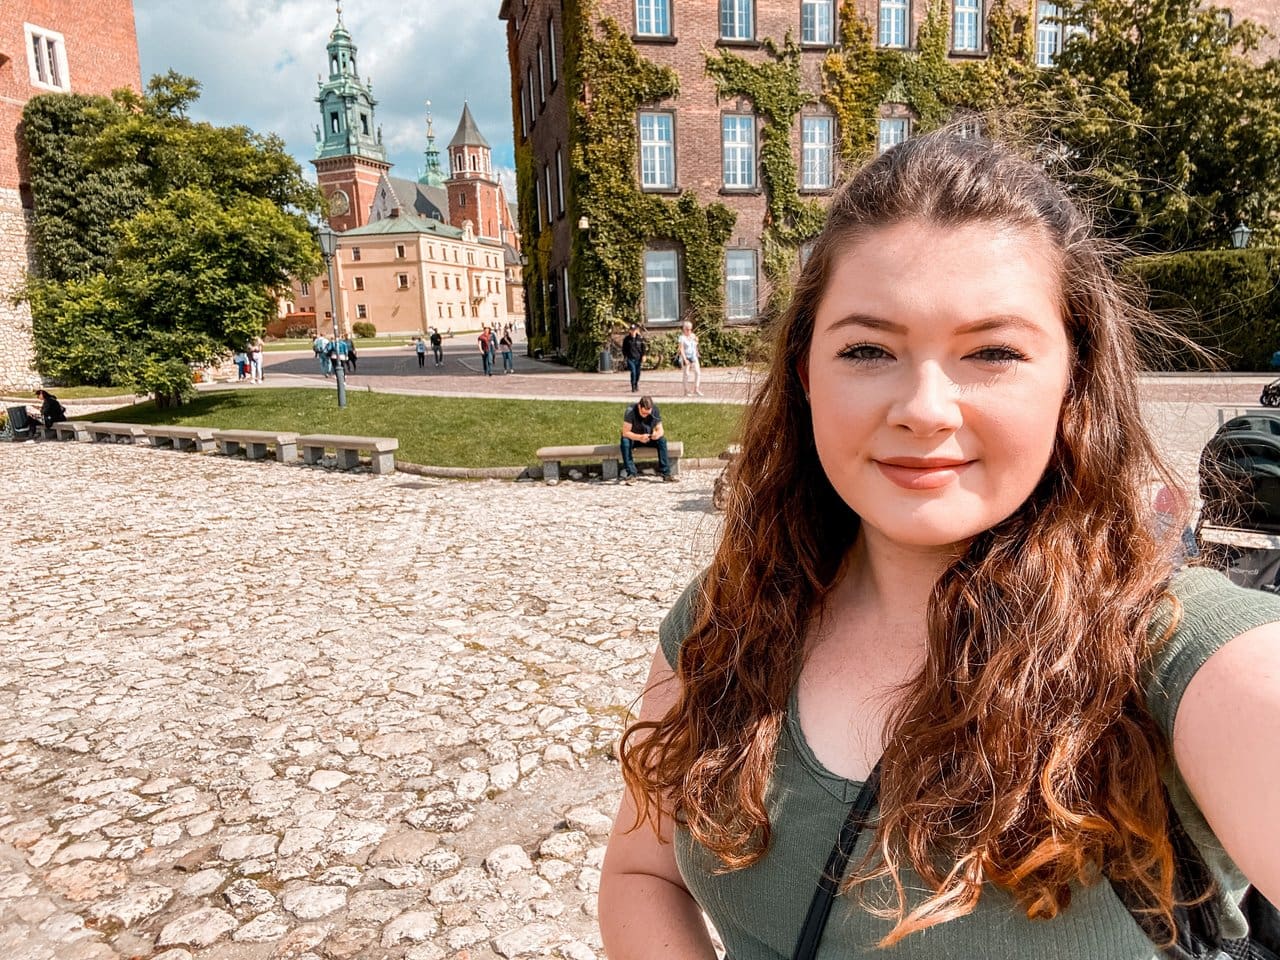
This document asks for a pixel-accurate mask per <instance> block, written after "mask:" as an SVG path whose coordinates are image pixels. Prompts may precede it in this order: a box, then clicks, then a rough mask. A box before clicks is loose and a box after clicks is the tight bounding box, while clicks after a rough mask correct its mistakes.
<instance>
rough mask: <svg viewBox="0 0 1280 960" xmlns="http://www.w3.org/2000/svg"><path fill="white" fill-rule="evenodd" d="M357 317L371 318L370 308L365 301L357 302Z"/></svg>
mask: <svg viewBox="0 0 1280 960" xmlns="http://www.w3.org/2000/svg"><path fill="white" fill-rule="evenodd" d="M356 319H357V320H368V319H369V308H368V307H367V306H366V305H365V304H363V303H357V304H356Z"/></svg>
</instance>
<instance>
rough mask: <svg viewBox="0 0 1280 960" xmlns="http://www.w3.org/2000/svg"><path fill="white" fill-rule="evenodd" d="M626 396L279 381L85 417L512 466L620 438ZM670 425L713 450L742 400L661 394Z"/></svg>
mask: <svg viewBox="0 0 1280 960" xmlns="http://www.w3.org/2000/svg"><path fill="white" fill-rule="evenodd" d="M624 409H625V404H623V403H618V402H604V403H584V402H578V401H574V400H490V399H479V398H465V397H407V396H397V395H395V394H389V393H364V392H355V391H353V392H351V393H349V394H347V408H346V409H345V410H339V409H338V401H337V396H336V391H332V390H311V389H305V388H299V389H280V390H259V391H248V390H238V391H235V392H231V391H226V392H218V393H204V394H200V395H199V396H198V397H197V398H196V399H195V400H193V401H192V402H191V403H189V404H187V405H186V406H184V407H181V408H179V409H176V410H157V409H156V408H155V405H154V404H153V403H152V402H151V401H147V402H146V403H141V404H138V405H136V406H131V407H122V408H120V409H117V410H107V411H103V412H102V413H97V414H94V415H93V416H91V417H87V418H85V419H90V420H111V421H123V422H126V423H165V424H183V425H188V426H204V427H221V428H223V429H227V430H235V429H238V430H294V431H297V432H299V433H339V434H342V433H345V434H354V435H357V436H374V437H395V438H396V439H398V440H399V441H400V450H399V452H398V453H397V457H399V458H400V459H402V460H408V461H410V462H411V463H423V464H429V465H431V466H450V467H506V466H517V465H521V464H527V465H533V464H536V463H537V462H538V458H537V457H536V456H534V451H536V450H537V449H538V448H539V447H545V446H551V445H561V444H586V443H616V442H617V439H618V436H619V431H620V429H621V427H622V414H623V412H624ZM660 409H661V411H662V419H663V422H664V423H665V424H666V427H667V434H668V436H669V437H670V439H672V440H681V441H683V442H684V453H685V456H686V457H714V456H716V455H717V454H718V453H720V452H721V451H722V450H723V449H724V448H725V446H726V445H727V444H729V443H730V442H731V441H733V440H734V439H736V434H737V428H738V424H739V422H740V420H741V417H742V413H743V408H742V407H741V406H737V405H733V404H724V405H721V404H701V403H664V404H661V405H660Z"/></svg>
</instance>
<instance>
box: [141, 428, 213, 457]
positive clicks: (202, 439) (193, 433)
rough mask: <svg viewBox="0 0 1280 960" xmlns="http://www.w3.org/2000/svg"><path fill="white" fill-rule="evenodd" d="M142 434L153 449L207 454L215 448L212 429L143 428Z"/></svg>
mask: <svg viewBox="0 0 1280 960" xmlns="http://www.w3.org/2000/svg"><path fill="white" fill-rule="evenodd" d="M142 432H143V434H145V435H146V437H147V439H148V440H150V441H151V445H152V446H153V447H172V448H173V449H174V450H194V451H195V452H196V453H208V452H209V451H211V450H213V449H214V447H215V446H216V444H215V442H214V439H213V428H212V427H143V428H142Z"/></svg>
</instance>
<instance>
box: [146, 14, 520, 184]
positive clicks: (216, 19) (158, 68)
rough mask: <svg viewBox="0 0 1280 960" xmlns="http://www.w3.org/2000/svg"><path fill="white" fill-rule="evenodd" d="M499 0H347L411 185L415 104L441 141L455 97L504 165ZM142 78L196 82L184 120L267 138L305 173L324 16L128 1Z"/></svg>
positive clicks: (508, 147) (458, 109)
mask: <svg viewBox="0 0 1280 960" xmlns="http://www.w3.org/2000/svg"><path fill="white" fill-rule="evenodd" d="M499 3H500V0H429V2H418V3H405V4H386V3H376V2H374V0H347V2H346V3H345V4H344V5H343V14H342V17H343V20H344V22H345V23H346V25H347V28H348V29H349V30H350V31H351V35H352V37H353V39H354V40H355V42H356V44H357V46H358V47H359V64H360V70H361V74H362V75H363V76H365V77H367V78H371V79H372V82H373V95H374V98H375V99H376V100H377V101H378V107H377V120H378V123H379V124H381V125H382V128H383V140H384V142H385V143H386V146H387V152H388V155H389V156H388V158H389V159H390V160H392V161H393V162H394V163H395V164H396V168H397V169H396V173H397V174H399V175H400V176H405V177H414V176H416V175H417V171H418V168H419V167H420V166H421V165H422V163H423V158H422V154H423V151H424V150H425V148H426V126H425V113H426V107H425V105H424V104H425V101H426V100H431V101H432V110H433V112H434V114H435V129H436V143H437V145H438V146H439V147H440V148H441V150H442V151H443V148H444V146H445V145H446V144H447V143H448V142H449V139H450V138H451V137H452V136H453V132H454V130H455V128H456V127H457V123H458V117H459V116H460V115H461V113H462V102H463V99H464V98H465V99H467V100H469V101H470V104H471V112H472V113H473V114H474V115H475V118H476V123H477V124H478V125H479V126H480V129H481V131H482V132H483V133H484V135H485V137H486V139H488V141H489V143H490V144H491V145H492V146H493V152H494V156H493V159H494V163H495V165H502V166H509V165H510V164H511V163H512V162H513V159H514V154H513V148H512V130H511V103H510V98H511V81H510V72H509V68H508V66H507V54H506V24H505V23H503V22H502V21H501V20H499V19H498V7H499ZM134 9H135V13H136V16H137V23H138V46H139V49H140V53H141V57H142V70H143V75H144V77H150V76H151V75H152V74H155V73H163V72H164V71H166V70H169V69H170V68H172V69H174V70H177V71H178V72H180V73H185V74H190V75H191V76H194V77H195V78H196V79H198V80H199V81H200V82H201V83H202V84H203V86H204V92H203V95H202V96H201V99H200V103H199V104H198V106H197V109H196V110H194V111H193V114H194V115H195V116H196V117H197V118H199V119H204V120H209V121H211V122H213V123H218V124H232V123H241V124H245V125H246V126H249V127H252V128H253V129H255V130H258V131H260V132H267V131H271V132H275V133H278V134H279V135H280V136H281V137H283V138H284V140H285V143H286V144H287V145H288V148H289V151H290V152H291V153H293V155H294V156H295V157H297V158H298V160H299V162H300V163H302V165H303V167H304V169H305V170H308V171H309V170H310V163H309V161H310V159H311V157H312V155H313V151H314V145H315V135H314V133H313V127H314V125H315V124H316V123H317V122H318V121H319V119H320V117H319V108H318V107H317V106H316V103H315V95H316V89H317V87H316V76H317V74H318V73H320V72H321V71H325V75H326V76H327V67H326V63H325V45H326V44H327V43H328V39H329V32H330V30H332V29H333V25H334V23H335V22H336V14H335V11H334V8H333V7H332V6H331V5H329V4H323V3H316V2H315V0H186V2H184V3H174V2H173V0H135V2H134Z"/></svg>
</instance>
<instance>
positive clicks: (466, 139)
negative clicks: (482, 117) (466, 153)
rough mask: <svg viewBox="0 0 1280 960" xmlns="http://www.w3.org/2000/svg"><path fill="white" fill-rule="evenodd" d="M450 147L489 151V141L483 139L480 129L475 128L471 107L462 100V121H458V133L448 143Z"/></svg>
mask: <svg viewBox="0 0 1280 960" xmlns="http://www.w3.org/2000/svg"><path fill="white" fill-rule="evenodd" d="M449 146H450V147H484V148H485V149H486V150H488V149H489V141H488V140H486V139H485V138H484V134H482V133H481V132H480V128H479V127H477V126H476V120H475V117H473V116H471V107H470V106H469V105H468V104H467V102H466V101H465V100H464V101H463V103H462V119H461V120H459V121H458V132H457V133H455V134H454V135H453V139H452V140H450V141H449Z"/></svg>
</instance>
